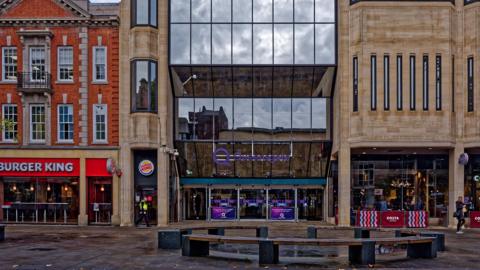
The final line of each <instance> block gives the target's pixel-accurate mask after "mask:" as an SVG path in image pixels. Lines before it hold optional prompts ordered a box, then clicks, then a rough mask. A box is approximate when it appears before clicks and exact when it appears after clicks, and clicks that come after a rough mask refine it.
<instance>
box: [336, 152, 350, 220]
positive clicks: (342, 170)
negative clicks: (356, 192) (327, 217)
mask: <svg viewBox="0 0 480 270" xmlns="http://www.w3.org/2000/svg"><path fill="white" fill-rule="evenodd" d="M350 163H351V156H350V147H345V146H341V147H340V150H339V151H338V225H339V226H350V193H351V175H350V174H351V169H350V166H351V165H350Z"/></svg>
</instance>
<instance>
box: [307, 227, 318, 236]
mask: <svg viewBox="0 0 480 270" xmlns="http://www.w3.org/2000/svg"><path fill="white" fill-rule="evenodd" d="M307 238H310V239H316V238H317V228H316V227H315V226H308V228H307Z"/></svg>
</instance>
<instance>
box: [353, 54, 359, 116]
mask: <svg viewBox="0 0 480 270" xmlns="http://www.w3.org/2000/svg"><path fill="white" fill-rule="evenodd" d="M352 66H353V70H352V84H353V89H352V90H353V104H352V105H353V112H358V57H357V56H354V57H353V60H352Z"/></svg>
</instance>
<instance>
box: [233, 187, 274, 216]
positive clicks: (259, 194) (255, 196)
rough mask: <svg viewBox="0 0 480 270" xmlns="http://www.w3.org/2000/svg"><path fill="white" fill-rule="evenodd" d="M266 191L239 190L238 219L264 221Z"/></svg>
mask: <svg viewBox="0 0 480 270" xmlns="http://www.w3.org/2000/svg"><path fill="white" fill-rule="evenodd" d="M266 208H267V204H266V190H265V189H242V190H240V218H241V219H266V217H267V215H266V213H267V209H266Z"/></svg>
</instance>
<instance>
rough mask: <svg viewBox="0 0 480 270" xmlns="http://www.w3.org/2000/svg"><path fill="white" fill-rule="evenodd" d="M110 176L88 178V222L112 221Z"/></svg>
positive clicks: (99, 223)
mask: <svg viewBox="0 0 480 270" xmlns="http://www.w3.org/2000/svg"><path fill="white" fill-rule="evenodd" d="M111 217H112V178H111V177H89V178H88V222H89V223H90V224H97V225H101V224H110V223H111V222H112V220H111Z"/></svg>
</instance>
